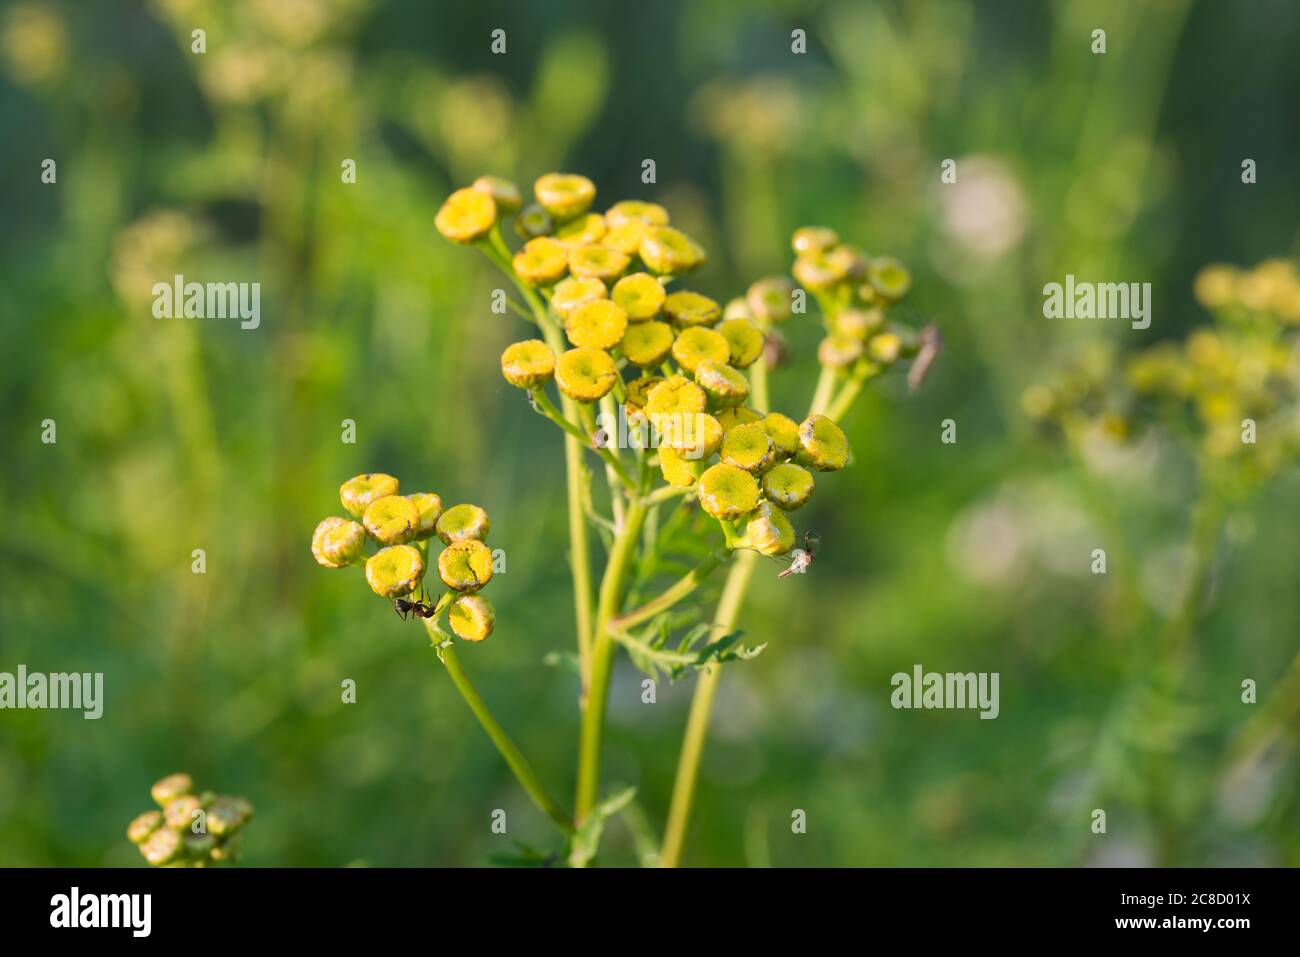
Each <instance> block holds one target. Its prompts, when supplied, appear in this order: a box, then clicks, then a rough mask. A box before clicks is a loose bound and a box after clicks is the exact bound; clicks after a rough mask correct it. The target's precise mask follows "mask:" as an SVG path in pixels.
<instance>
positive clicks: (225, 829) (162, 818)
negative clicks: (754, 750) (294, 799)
mask: <svg viewBox="0 0 1300 957" xmlns="http://www.w3.org/2000/svg"><path fill="white" fill-rule="evenodd" d="M150 794H151V795H152V796H153V799H154V801H155V802H156V803H157V804H158V807H159V808H161V810H158V811H145V812H144V813H143V814H140V815H138V816H137V817H136V819H135V820H134V821H132V822H131V824H130V826H129V827H127V829H126V836H127V837H128V838H129V839H130V841H131V843H132V844H135V845H136V846H137V847H138V848H140V854H141V855H142V856H143V857H144V859H145V860H146V861H148V862H149V863H150V864H151V865H153V866H154V867H208V866H209V865H213V864H225V863H234V862H235V861H236V859H237V858H238V854H239V843H240V833H241V831H242V830H243V828H244V825H245V824H247V823H248V822H249V821H251V820H252V819H253V805H251V804H249V803H248V801H246V800H245V799H244V798H242V797H232V796H230V795H224V794H222V795H218V794H214V793H213V792H211V791H200V792H196V791H195V790H194V781H193V779H192V778H191V777H190V776H189V775H188V774H169V775H168V776H167V777H165V778H163V779H162V780H161V781H158V782H157V783H155V784H154V786H153V788H152V789H151V790H150Z"/></svg>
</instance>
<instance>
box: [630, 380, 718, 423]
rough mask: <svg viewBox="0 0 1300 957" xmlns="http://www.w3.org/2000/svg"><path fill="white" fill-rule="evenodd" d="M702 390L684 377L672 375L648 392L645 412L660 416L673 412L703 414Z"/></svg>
mask: <svg viewBox="0 0 1300 957" xmlns="http://www.w3.org/2000/svg"><path fill="white" fill-rule="evenodd" d="M706 402H707V399H706V397H705V395H704V390H703V389H701V388H700V387H699V386H698V385H696V384H695V383H694V382H692V381H691V380H690V379H687V378H686V377H685V376H679V375H672V376H669V377H668V378H666V379H664V381H663V382H660V383H659V384H658V385H657V386H655V387H654V388H653V389H651V390H650V398H649V400H648V401H647V402H646V406H645V408H646V411H647V412H649V413H652V414H653V413H658V414H660V415H664V414H671V413H675V412H703V411H704V406H705V404H706Z"/></svg>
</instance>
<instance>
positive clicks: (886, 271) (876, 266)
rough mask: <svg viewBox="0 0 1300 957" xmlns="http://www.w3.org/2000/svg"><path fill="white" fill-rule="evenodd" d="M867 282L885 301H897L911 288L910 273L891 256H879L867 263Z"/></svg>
mask: <svg viewBox="0 0 1300 957" xmlns="http://www.w3.org/2000/svg"><path fill="white" fill-rule="evenodd" d="M867 282H869V283H871V288H872V289H874V290H876V292H878V293H880V295H881V296H882V297H883V298H884V299H885V300H886V301H887V302H898V300H900V299H902V298H903V297H904V296H906V295H907V291H908V290H909V289H911V288H912V274H911V273H910V272H908V271H907V267H906V266H904V265H903V264H902V263H901V262H899V261H898V260H897V259H895V258H893V257H892V256H881V257H879V258H877V259H873V260H871V262H869V263H868V264H867Z"/></svg>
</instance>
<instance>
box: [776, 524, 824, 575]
mask: <svg viewBox="0 0 1300 957" xmlns="http://www.w3.org/2000/svg"><path fill="white" fill-rule="evenodd" d="M821 541H822V540H821V539H820V538H818V537H817V536H816V535H814V534H813V533H812V532H804V533H803V548H795V549H791V551H790V564H788V565H786V567H785V568H783V569H782V570H781V572H780V573H779V574H778V575H777V576H776V577H777V578H784V577H785V576H786V575H802V574H803V573H804V572H806V571H807V570H808V569H809V568H811V567H812V563H813V556H814V555H816V554H817V546H818V545H820V544H821Z"/></svg>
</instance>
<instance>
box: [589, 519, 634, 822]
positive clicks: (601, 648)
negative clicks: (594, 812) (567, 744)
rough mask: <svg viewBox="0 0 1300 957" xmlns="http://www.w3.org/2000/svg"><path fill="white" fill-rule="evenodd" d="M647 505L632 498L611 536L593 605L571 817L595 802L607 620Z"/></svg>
mask: <svg viewBox="0 0 1300 957" xmlns="http://www.w3.org/2000/svg"><path fill="white" fill-rule="evenodd" d="M645 516H646V508H645V506H644V505H643V504H642V503H641V500H640V499H638V498H633V499H632V500H631V501H630V502H629V503H628V507H627V512H626V514H625V515H624V520H623V525H622V526H621V527H620V528H619V530H618V535H617V536H616V537H615V539H614V546H613V548H612V549H611V550H610V554H609V563H608V564H607V565H606V566H605V574H604V576H603V577H602V579H601V582H600V604H599V605H598V606H597V608H596V631H595V636H594V639H593V642H592V649H591V681H590V683H589V684H588V686H587V705H586V708H585V709H584V710H583V714H582V734H581V741H580V745H579V752H578V789H577V800H576V801H575V805H576V807H575V812H574V820H575V821H576V822H577V823H578V824H581V823H582V821H583V818H585V817H586V816H587V814H588V813H589V812H590V811H591V809H592V808H593V807H594V806H595V804H596V794H597V790H598V788H599V785H600V749H601V742H602V739H603V737H604V733H605V710H606V704H607V703H608V701H609V682H610V677H611V676H612V674H613V670H614V651H615V644H614V638H613V636H612V635H611V633H610V622H611V621H613V619H614V617H615V616H616V615H617V614H618V608H619V602H620V600H621V599H622V595H623V586H624V584H625V582H626V580H627V572H628V568H629V567H630V566H631V563H632V556H633V555H634V553H635V552H636V543H637V540H638V539H639V538H640V536H641V524H642V522H644V521H645Z"/></svg>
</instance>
